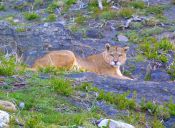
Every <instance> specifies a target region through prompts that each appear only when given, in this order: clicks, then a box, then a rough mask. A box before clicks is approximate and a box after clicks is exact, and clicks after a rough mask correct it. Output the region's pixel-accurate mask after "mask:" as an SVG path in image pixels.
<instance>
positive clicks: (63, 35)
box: [0, 0, 175, 128]
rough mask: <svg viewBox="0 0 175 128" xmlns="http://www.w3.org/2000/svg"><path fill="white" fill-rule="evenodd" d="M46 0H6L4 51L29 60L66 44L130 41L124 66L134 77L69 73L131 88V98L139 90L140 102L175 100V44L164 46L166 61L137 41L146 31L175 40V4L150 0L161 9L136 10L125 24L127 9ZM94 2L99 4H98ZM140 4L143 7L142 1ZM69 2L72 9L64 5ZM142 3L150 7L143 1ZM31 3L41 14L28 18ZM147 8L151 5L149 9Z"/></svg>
mask: <svg viewBox="0 0 175 128" xmlns="http://www.w3.org/2000/svg"><path fill="white" fill-rule="evenodd" d="M42 2H43V3H35V1H28V0H19V1H12V2H10V1H6V2H3V5H4V6H5V7H6V9H4V10H2V11H0V19H1V21H0V45H1V47H0V49H1V51H3V52H5V53H8V54H10V53H12V54H16V53H17V55H18V58H20V57H22V60H23V61H24V62H25V63H26V64H28V65H29V66H30V65H32V63H33V62H34V60H35V59H36V58H39V57H41V56H43V55H44V54H45V53H47V52H48V51H52V50H60V49H68V50H71V51H73V52H75V53H76V54H78V55H80V56H82V57H85V56H88V55H91V54H94V53H99V52H100V51H102V50H103V49H104V45H105V43H107V42H108V43H110V44H112V45H120V46H124V45H129V46H130V50H129V52H128V61H127V63H126V65H125V66H124V68H123V69H125V70H123V72H124V73H125V74H126V75H130V76H132V77H133V78H135V80H134V81H125V80H116V79H113V78H108V77H107V78H106V77H103V76H97V75H95V74H91V73H78V74H70V75H68V76H67V77H68V78H73V79H75V80H77V81H79V82H86V81H88V82H92V83H93V85H94V86H95V87H98V88H100V89H103V90H104V91H106V92H114V93H124V92H128V91H130V94H129V96H128V98H131V97H132V95H133V93H134V92H135V91H136V92H137V98H136V101H137V102H138V103H140V102H141V99H142V98H143V97H144V98H145V99H146V100H148V101H152V102H154V103H158V104H163V103H164V102H167V101H169V99H170V98H172V99H173V102H174V103H175V93H174V92H175V82H174V81H173V80H172V75H170V74H169V73H168V72H167V70H169V67H170V66H171V65H172V64H173V61H174V57H175V51H174V50H173V49H170V50H168V52H167V51H166V53H165V56H166V58H168V60H167V61H166V62H163V61H162V60H163V59H160V60H157V58H156V59H154V58H153V59H149V58H147V56H146V55H144V52H143V51H142V50H141V49H140V47H141V46H140V42H139V40H140V37H141V38H142V37H143V36H144V37H148V36H150V37H156V38H158V40H161V38H162V37H163V36H166V37H168V38H169V40H170V41H172V43H174V42H173V41H174V37H175V35H174V31H175V24H174V18H173V17H174V13H173V12H174V8H175V5H173V4H172V3H171V1H166V0H161V1H152V0H151V1H149V4H150V5H151V6H153V7H155V8H156V7H157V6H160V8H158V12H157V10H156V9H157V8H156V9H155V8H154V9H152V8H151V9H152V10H151V9H150V10H151V12H150V13H148V14H142V13H141V14H140V13H139V12H137V13H136V14H132V15H133V18H134V17H135V16H134V15H137V16H138V17H137V18H139V19H134V20H132V22H131V23H130V24H129V27H127V28H125V27H124V26H125V25H126V23H127V22H129V20H130V19H131V17H132V16H131V17H127V15H129V14H125V15H126V17H119V18H116V17H115V16H113V13H111V15H112V16H111V17H110V16H109V15H110V13H106V12H105V11H104V12H102V14H101V12H98V11H97V12H96V13H97V14H95V12H93V10H90V11H89V10H88V9H89V8H90V7H91V6H92V5H91V4H89V3H88V1H86V0H83V1H78V2H72V3H71V4H70V6H69V8H68V7H67V6H66V5H68V3H67V4H66V5H64V6H61V4H60V3H59V4H60V5H59V6H56V7H55V8H54V9H53V8H48V7H49V5H50V3H51V2H52V1H51V2H47V1H44V0H43V1H42ZM35 4H36V5H35ZM145 5H146V3H145ZM65 6H66V7H65ZM94 6H95V7H96V5H94ZM110 6H112V7H113V8H114V7H116V8H118V9H117V11H120V10H121V8H120V6H118V5H116V4H115V3H114V4H113V5H110ZM133 6H134V7H135V6H136V5H133ZM107 7H108V6H107ZM136 7H139V8H141V5H138V6H136ZM65 8H68V9H66V11H65ZM116 8H115V9H116ZM144 8H149V7H145V6H144ZM162 8H164V9H162ZM31 9H33V10H32V12H35V13H36V14H38V15H39V16H40V19H35V20H27V19H25V18H24V17H25V16H24V14H23V12H28V11H31ZM48 9H49V12H50V10H51V11H53V12H52V13H54V14H55V16H56V17H55V19H54V22H48V19H47V18H48V17H49V15H50V14H49V12H48ZM52 9H53V10H52ZM115 9H114V10H115ZM136 9H138V8H136ZM115 11H116V10H115ZM130 11H131V10H130ZM136 11H137V10H136ZM142 11H143V10H142ZM144 11H148V9H147V10H146V9H145V10H144ZM161 11H163V12H162V15H158V14H159V13H161ZM11 12H13V13H11ZM148 12H149V11H148ZM105 13H106V14H105ZM115 13H116V12H115ZM126 13H128V12H126ZM155 13H158V14H155ZM120 15H122V16H123V14H120ZM170 15H171V16H170ZM165 19H166V20H165ZM152 28H153V29H152ZM133 33H134V34H133ZM137 33H138V34H141V35H138V34H137ZM137 36H139V37H137ZM135 41H136V43H135ZM173 45H174V44H173ZM164 52H165V51H162V49H161V50H160V51H158V54H164ZM142 54H143V56H142ZM170 70H172V69H170ZM173 73H174V72H173ZM173 73H172V74H173ZM174 74H175V73H174ZM148 77H149V78H148ZM145 80H148V81H145ZM99 104H100V103H99ZM99 106H101V107H102V108H107V109H104V111H108V107H105V105H99ZM115 111H116V110H115V109H114V110H113V111H112V112H109V113H113V112H114V113H115ZM172 122H174V118H173V117H172V118H170V119H169V120H168V121H167V123H165V125H166V126H167V128H169V127H171V126H173V125H174V124H173V123H172ZM170 125H171V126H170Z"/></svg>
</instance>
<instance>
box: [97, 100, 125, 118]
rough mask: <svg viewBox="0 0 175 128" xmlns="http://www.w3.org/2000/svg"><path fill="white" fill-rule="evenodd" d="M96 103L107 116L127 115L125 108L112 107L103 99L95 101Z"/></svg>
mask: <svg viewBox="0 0 175 128" xmlns="http://www.w3.org/2000/svg"><path fill="white" fill-rule="evenodd" d="M96 105H97V106H98V107H99V108H101V109H102V110H103V111H104V112H105V113H106V114H107V115H108V116H111V117H116V116H127V115H128V111H126V110H117V109H116V108H114V107H113V106H111V105H107V104H106V103H105V102H103V101H98V102H97V103H96Z"/></svg>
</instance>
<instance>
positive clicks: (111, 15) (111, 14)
mask: <svg viewBox="0 0 175 128" xmlns="http://www.w3.org/2000/svg"><path fill="white" fill-rule="evenodd" d="M99 17H100V18H101V19H106V20H111V19H115V18H116V17H117V11H114V10H103V11H102V12H101V13H100V15H99Z"/></svg>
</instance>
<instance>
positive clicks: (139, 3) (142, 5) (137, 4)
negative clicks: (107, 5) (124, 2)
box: [130, 1, 145, 9]
mask: <svg viewBox="0 0 175 128" xmlns="http://www.w3.org/2000/svg"><path fill="white" fill-rule="evenodd" d="M130 5H131V6H132V7H134V8H139V9H144V8H145V3H144V2H143V1H132V2H131V3H130Z"/></svg>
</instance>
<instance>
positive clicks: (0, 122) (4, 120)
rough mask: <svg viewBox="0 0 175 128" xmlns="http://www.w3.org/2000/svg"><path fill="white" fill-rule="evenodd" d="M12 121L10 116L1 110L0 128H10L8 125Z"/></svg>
mask: <svg viewBox="0 0 175 128" xmlns="http://www.w3.org/2000/svg"><path fill="white" fill-rule="evenodd" d="M9 121H10V115H9V114H8V113H7V112H5V111H2V110H0V128H8V123H9Z"/></svg>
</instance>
